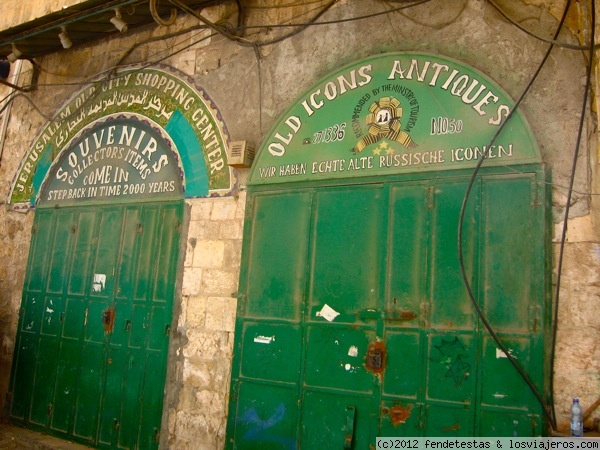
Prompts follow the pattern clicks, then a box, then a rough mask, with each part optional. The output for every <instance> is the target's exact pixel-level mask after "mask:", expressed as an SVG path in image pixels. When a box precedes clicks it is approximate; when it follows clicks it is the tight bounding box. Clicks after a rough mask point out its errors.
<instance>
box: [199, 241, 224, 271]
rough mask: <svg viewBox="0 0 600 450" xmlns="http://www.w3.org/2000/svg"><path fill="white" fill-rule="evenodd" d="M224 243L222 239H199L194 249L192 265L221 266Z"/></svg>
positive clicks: (203, 266) (202, 266) (204, 266)
mask: <svg viewBox="0 0 600 450" xmlns="http://www.w3.org/2000/svg"><path fill="white" fill-rule="evenodd" d="M224 255H225V244H224V243H223V241H216V240H199V241H197V242H196V248H195V249H194V259H193V263H192V266H193V267H201V268H220V267H223V260H224Z"/></svg>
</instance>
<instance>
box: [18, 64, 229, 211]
mask: <svg viewBox="0 0 600 450" xmlns="http://www.w3.org/2000/svg"><path fill="white" fill-rule="evenodd" d="M123 115H125V116H129V117H135V118H137V119H138V120H141V121H142V122H143V121H145V122H148V123H151V124H152V126H153V128H155V129H157V130H158V131H159V132H160V133H161V134H163V135H164V136H165V138H166V139H167V140H168V141H169V142H171V143H172V144H171V145H172V151H173V152H174V157H175V158H176V159H177V162H178V164H179V165H180V167H181V168H182V173H181V176H182V183H183V185H184V187H185V192H184V195H185V197H187V198H190V197H208V196H215V195H217V196H218V195H226V194H227V193H229V192H231V191H232V190H233V189H234V186H235V177H234V175H233V172H232V169H231V168H230V167H229V165H228V164H227V147H228V145H229V135H228V132H227V128H226V127H225V124H224V123H223V120H222V118H221V115H220V113H219V111H218V110H217V109H216V107H215V105H214V104H213V102H212V101H211V99H210V98H209V96H208V95H207V94H206V93H205V92H204V91H203V90H202V89H200V88H199V87H197V86H195V85H194V83H193V81H192V80H191V79H189V77H187V76H186V75H184V74H182V73H180V72H178V71H175V70H174V69H172V68H168V67H165V66H160V67H143V66H130V67H126V68H123V69H120V70H118V71H116V73H115V75H114V76H111V77H107V78H102V79H99V80H97V81H96V82H93V83H90V84H89V85H88V86H87V87H85V88H84V89H82V90H81V91H79V92H77V93H75V94H74V95H73V97H72V98H71V99H70V100H69V101H67V102H66V104H65V105H64V106H63V107H62V108H61V109H60V110H59V111H58V112H57V113H56V115H55V119H54V120H53V121H50V122H49V123H48V124H47V125H46V127H45V128H44V129H43V130H42V132H41V133H40V134H39V136H38V137H37V138H36V139H35V140H34V142H33V144H32V146H31V147H30V149H29V151H28V153H27V155H26V156H25V158H24V159H23V161H22V162H21V166H20V167H19V170H18V171H17V173H16V175H15V177H14V180H13V183H12V186H11V190H10V193H9V198H8V203H9V204H10V205H11V207H12V208H13V209H14V210H28V209H30V208H31V207H33V206H34V205H35V203H36V200H37V198H38V195H39V193H40V192H39V191H40V187H41V185H42V183H43V182H44V180H45V178H46V176H47V175H48V173H49V170H50V168H51V166H52V165H53V163H54V161H55V159H56V158H57V157H58V156H59V155H60V154H63V155H64V153H65V151H67V150H68V149H75V150H76V148H75V147H74V145H75V141H76V140H77V139H80V136H81V135H84V134H85V133H86V132H87V130H88V129H89V128H91V127H94V126H96V124H97V123H98V122H101V121H105V120H107V118H108V117H118V116H123ZM134 144H135V143H134ZM148 162H150V161H148ZM72 168H73V169H75V167H72ZM117 185H118V186H121V189H123V188H124V187H123V186H124V184H123V183H117Z"/></svg>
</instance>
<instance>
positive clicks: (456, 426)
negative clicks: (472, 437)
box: [442, 422, 460, 431]
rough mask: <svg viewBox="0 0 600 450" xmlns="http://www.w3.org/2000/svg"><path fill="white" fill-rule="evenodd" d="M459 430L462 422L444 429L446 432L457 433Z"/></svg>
mask: <svg viewBox="0 0 600 450" xmlns="http://www.w3.org/2000/svg"><path fill="white" fill-rule="evenodd" d="M459 429H460V422H456V423H455V424H454V425H451V426H449V427H445V428H442V430H444V431H456V430H459Z"/></svg>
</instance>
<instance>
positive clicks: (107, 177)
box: [38, 115, 183, 206]
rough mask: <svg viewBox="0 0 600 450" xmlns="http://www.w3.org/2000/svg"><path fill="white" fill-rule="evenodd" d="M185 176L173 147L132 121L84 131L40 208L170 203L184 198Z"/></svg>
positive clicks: (59, 161)
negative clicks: (150, 202) (169, 200)
mask: <svg viewBox="0 0 600 450" xmlns="http://www.w3.org/2000/svg"><path fill="white" fill-rule="evenodd" d="M182 173H183V170H182V168H181V166H180V164H179V161H178V159H177V151H176V149H175V148H174V144H173V143H172V141H171V140H170V139H169V138H168V136H166V134H164V133H161V130H160V128H158V127H153V126H152V125H151V124H149V123H148V122H147V121H145V120H138V119H136V118H135V116H132V115H119V116H117V117H108V118H104V119H103V120H102V121H100V122H98V123H97V124H95V125H94V126H91V127H89V128H86V129H84V130H83V131H82V132H81V133H80V135H79V136H78V137H76V138H75V139H74V140H73V142H72V143H71V144H69V145H68V146H67V147H66V148H65V150H64V151H63V152H61V154H60V155H59V156H58V157H57V158H56V159H55V161H54V163H53V164H52V167H51V169H50V171H49V172H48V176H47V177H46V181H45V183H44V184H43V185H42V188H41V189H40V194H39V195H38V198H39V199H38V201H39V205H40V206H41V205H47V206H57V205H60V206H67V205H75V204H84V203H93V202H101V203H106V202H108V201H111V200H114V199H115V198H118V199H119V200H120V201H139V200H144V199H145V200H147V199H152V200H167V199H177V198H182V197H183V185H182V178H183V177H182Z"/></svg>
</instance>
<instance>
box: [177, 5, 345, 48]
mask: <svg viewBox="0 0 600 450" xmlns="http://www.w3.org/2000/svg"><path fill="white" fill-rule="evenodd" d="M169 1H170V2H171V3H172V4H173V5H175V6H177V7H179V8H180V9H182V10H183V11H185V12H187V13H188V14H190V15H191V16H193V17H195V18H196V19H198V20H199V21H201V22H202V23H204V24H205V25H207V26H209V27H210V28H212V29H213V30H215V31H216V32H218V33H221V34H222V35H223V36H225V37H226V38H228V39H230V40H232V41H235V42H237V43H238V44H240V45H246V46H251V47H254V46H255V45H259V46H265V45H272V44H276V43H278V42H281V41H283V40H285V39H289V38H291V37H292V36H295V35H296V34H298V33H300V32H302V31H304V30H305V29H306V28H308V27H309V26H310V25H312V24H314V23H315V22H316V21H317V20H318V19H319V17H321V16H322V15H323V14H325V13H326V12H327V11H328V10H329V9H330V8H331V7H332V6H333V5H334V4H335V3H336V2H337V1H338V0H331V1H329V2H328V3H327V4H326V5H325V6H324V7H323V8H322V9H321V10H320V11H319V12H318V13H317V14H316V15H315V16H314V17H313V18H312V19H311V20H310V21H309V22H307V23H304V24H301V25H293V26H296V27H298V28H297V29H296V30H293V31H291V32H290V33H288V34H286V35H284V36H280V37H278V38H274V39H272V40H270V41H268V42H260V43H258V42H252V41H250V40H248V39H246V38H244V37H241V36H238V35H236V34H233V33H230V32H229V31H227V30H226V29H225V28H224V27H222V26H220V25H217V24H215V23H213V22H211V21H210V20H208V19H207V18H205V17H204V16H202V14H199V13H197V12H196V11H195V10H193V9H192V8H190V7H189V6H187V5H186V4H184V3H182V2H181V1H179V0H169Z"/></svg>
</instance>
